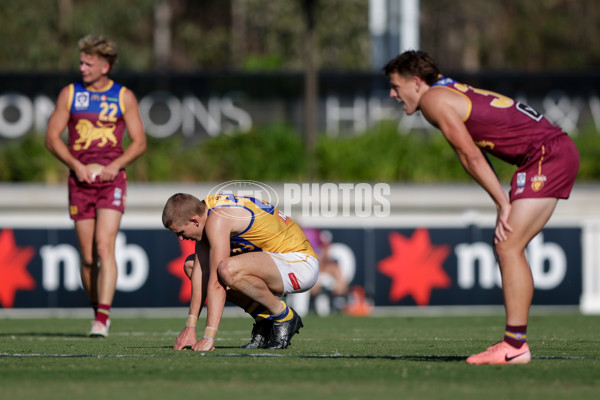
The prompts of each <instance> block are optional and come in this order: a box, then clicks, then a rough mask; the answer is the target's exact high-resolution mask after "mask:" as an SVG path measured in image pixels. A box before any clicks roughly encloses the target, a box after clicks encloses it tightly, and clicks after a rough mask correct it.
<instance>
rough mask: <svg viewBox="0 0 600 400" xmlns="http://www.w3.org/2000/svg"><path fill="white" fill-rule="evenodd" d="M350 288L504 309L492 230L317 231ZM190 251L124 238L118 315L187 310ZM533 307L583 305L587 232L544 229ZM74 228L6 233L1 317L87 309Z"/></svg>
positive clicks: (127, 232)
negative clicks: (124, 310) (325, 234)
mask: <svg viewBox="0 0 600 400" xmlns="http://www.w3.org/2000/svg"><path fill="white" fill-rule="evenodd" d="M319 229H321V230H327V231H329V233H330V235H331V238H332V245H331V249H330V256H331V257H332V258H334V259H336V260H337V261H338V264H339V265H340V266H341V267H342V269H343V270H344V276H346V277H347V279H348V280H349V282H350V285H358V286H361V287H363V288H364V290H365V292H366V294H367V296H368V297H369V298H371V299H372V300H373V302H374V305H375V306H428V305H434V306H444V305H467V306H468V305H501V304H503V302H502V291H501V281H500V273H499V270H498V267H497V264H496V260H495V258H494V253H493V247H492V245H491V238H492V235H493V228H481V227H477V226H471V227H449V228H428V227H415V228H399V229H390V228H369V227H367V228H365V227H360V228H330V229H329V228H323V227H321V228H319ZM193 247H194V246H193V242H189V241H183V242H180V241H179V240H178V239H177V237H176V236H175V235H173V234H172V233H171V232H169V231H167V230H165V229H137V230H136V229H123V230H121V231H120V232H119V235H118V237H117V242H116V254H117V263H118V265H119V275H118V281H117V293H116V295H115V301H114V306H115V307H181V306H186V305H187V304H188V301H189V296H190V285H189V281H188V279H187V277H185V275H183V268H182V267H183V262H184V260H185V258H186V256H187V255H188V254H190V253H192V252H193ZM527 257H528V260H529V264H530V267H531V270H532V274H533V277H534V284H535V294H534V300H533V304H535V305H577V304H579V300H580V296H581V292H582V269H581V265H582V247H581V228H578V227H560V228H547V229H544V230H543V231H542V233H540V234H539V235H538V236H536V237H535V238H534V239H533V240H532V241H531V243H530V244H529V246H528V248H527ZM79 279H80V278H79V253H78V247H77V239H76V237H75V233H74V231H73V230H72V229H12V228H10V227H0V306H1V307H2V308H34V307H35V308H39V307H61V308H69V307H87V306H88V304H87V298H86V295H85V293H84V291H83V289H82V288H81V284H80V280H79Z"/></svg>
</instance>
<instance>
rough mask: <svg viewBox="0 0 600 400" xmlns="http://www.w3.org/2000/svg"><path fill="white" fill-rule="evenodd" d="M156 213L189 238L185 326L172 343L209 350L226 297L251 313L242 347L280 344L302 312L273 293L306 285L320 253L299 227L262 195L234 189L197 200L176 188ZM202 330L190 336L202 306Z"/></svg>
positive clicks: (183, 237) (179, 234)
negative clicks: (251, 322) (191, 254)
mask: <svg viewBox="0 0 600 400" xmlns="http://www.w3.org/2000/svg"><path fill="white" fill-rule="evenodd" d="M162 221H163V225H164V226H165V228H167V229H169V230H170V231H172V232H173V233H175V234H176V235H177V237H178V238H179V239H180V240H194V241H196V251H195V254H194V258H193V263H192V262H191V258H190V257H188V260H187V261H186V263H185V265H184V269H185V272H186V274H187V275H188V277H189V278H190V280H191V282H192V295H191V300H190V308H189V315H188V319H187V321H186V324H185V328H184V329H183V330H182V331H181V333H180V334H179V335H178V336H177V339H176V341H175V345H174V346H173V348H174V349H175V350H181V349H184V348H187V347H191V348H192V350H200V351H210V350H214V348H215V347H214V342H215V337H216V335H217V331H218V329H219V325H220V322H221V317H222V314H223V309H224V306H225V300H228V301H230V302H232V303H234V304H236V305H238V306H240V307H242V308H243V309H244V310H246V312H248V313H249V314H251V315H252V316H253V317H254V318H255V321H256V323H255V324H254V328H253V330H252V340H251V342H250V343H248V344H247V345H246V346H244V347H245V348H250V349H255V348H261V349H263V348H264V349H285V348H286V347H288V346H289V345H290V343H291V339H292V337H293V336H294V334H296V333H298V332H299V330H300V328H302V327H303V324H302V319H301V318H300V315H298V314H297V313H296V312H295V311H294V310H293V309H292V308H291V307H288V306H287V305H286V304H285V302H283V301H281V299H280V296H283V295H285V294H287V293H299V292H304V291H307V290H309V289H310V288H311V287H312V286H313V285H314V284H315V282H316V281H317V278H318V275H319V261H318V258H317V256H316V254H315V252H314V251H313V249H312V247H311V246H310V243H309V241H308V239H306V237H305V236H304V233H303V232H302V230H301V229H300V227H299V226H298V225H297V224H296V223H295V222H294V221H293V220H292V219H291V218H289V217H286V216H285V215H283V214H282V213H281V212H280V211H279V210H278V209H277V208H275V207H274V206H272V205H271V204H269V203H266V202H264V201H262V200H259V199H255V198H252V197H243V196H237V195H234V194H218V195H211V196H208V197H207V198H205V199H204V200H200V199H198V198H196V197H194V196H192V195H190V194H185V193H177V194H175V195H173V196H171V197H170V198H169V200H168V201H167V203H166V205H165V207H164V210H163V214H162ZM204 304H206V308H207V316H206V327H205V329H204V334H203V336H202V338H201V339H200V340H197V339H196V322H197V320H198V316H199V315H200V311H201V309H202V306H203V305H204Z"/></svg>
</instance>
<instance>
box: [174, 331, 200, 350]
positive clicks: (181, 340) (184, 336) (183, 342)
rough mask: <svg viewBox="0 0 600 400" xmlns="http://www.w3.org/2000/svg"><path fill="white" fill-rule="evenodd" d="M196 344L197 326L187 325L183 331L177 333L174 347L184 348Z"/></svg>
mask: <svg viewBox="0 0 600 400" xmlns="http://www.w3.org/2000/svg"><path fill="white" fill-rule="evenodd" d="M194 344H196V328H195V327H185V328H183V330H182V331H181V333H180V334H179V335H177V339H176V340H175V345H174V346H173V348H174V349H175V350H183V349H185V348H186V347H192V346H194Z"/></svg>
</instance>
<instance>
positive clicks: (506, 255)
mask: <svg viewBox="0 0 600 400" xmlns="http://www.w3.org/2000/svg"><path fill="white" fill-rule="evenodd" d="M494 251H495V252H496V257H497V258H498V263H499V264H500V265H502V264H503V262H504V260H508V259H511V258H514V257H517V256H520V255H521V254H523V252H524V249H523V248H521V247H520V246H515V244H514V243H510V242H508V241H502V242H498V243H496V244H495V246H494Z"/></svg>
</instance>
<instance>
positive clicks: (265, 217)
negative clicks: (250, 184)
mask: <svg viewBox="0 0 600 400" xmlns="http://www.w3.org/2000/svg"><path fill="white" fill-rule="evenodd" d="M204 202H205V203H206V205H207V207H208V213H209V215H210V213H213V212H218V209H219V208H222V207H242V208H244V209H246V210H248V211H250V214H251V220H250V223H249V224H248V227H247V228H246V229H245V230H244V231H243V232H240V233H238V234H236V235H234V236H232V237H231V255H232V256H234V255H237V254H241V253H249V252H252V251H268V252H272V253H291V252H299V253H304V254H306V255H309V256H313V257H317V255H316V254H315V252H314V250H313V248H312V247H311V245H310V242H309V241H308V239H307V238H306V236H305V235H304V232H302V229H300V227H299V226H298V224H296V223H295V222H294V221H293V220H292V219H291V218H290V217H287V216H285V215H284V214H283V213H282V212H281V211H279V210H278V209H277V208H276V207H274V206H272V205H271V204H269V203H267V202H265V201H263V200H260V199H256V198H253V197H245V196H237V195H235V194H216V195H211V196H208V197H207V198H205V199H204Z"/></svg>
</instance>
